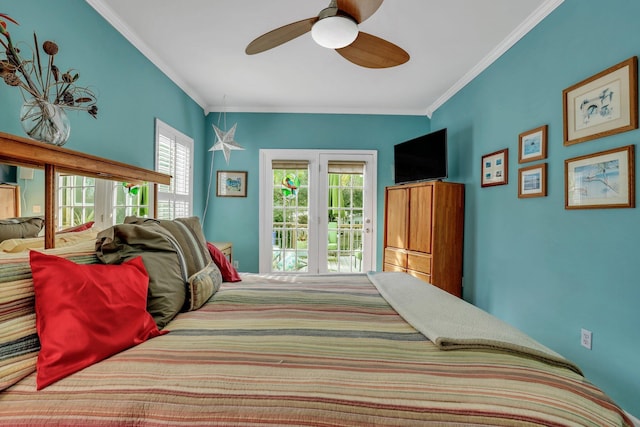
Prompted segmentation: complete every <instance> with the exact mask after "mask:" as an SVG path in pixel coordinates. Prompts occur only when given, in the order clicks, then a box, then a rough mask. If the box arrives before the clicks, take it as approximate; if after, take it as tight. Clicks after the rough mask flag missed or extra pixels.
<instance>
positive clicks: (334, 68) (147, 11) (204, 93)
mask: <svg viewBox="0 0 640 427" xmlns="http://www.w3.org/2000/svg"><path fill="white" fill-rule="evenodd" d="M562 1H563V0H387V1H386V2H384V3H383V4H382V6H381V7H380V9H378V11H377V12H376V13H375V14H374V15H373V16H372V17H370V18H369V19H368V20H366V21H365V22H363V23H362V24H361V25H360V30H361V31H364V32H367V33H370V34H373V35H375V36H378V37H381V38H384V39H386V40H388V41H390V42H392V43H395V44H397V45H398V46H400V47H402V48H403V49H404V50H406V51H407V52H408V53H409V55H410V56H411V59H410V60H409V62H407V63H406V64H403V65H400V66H398V67H394V68H387V69H367V68H362V67H360V66H357V65H355V64H352V63H350V62H348V61H347V60H345V59H344V58H342V57H341V56H340V55H338V54H337V53H336V52H334V51H333V50H329V49H325V48H323V47H320V46H318V45H316V44H315V43H314V42H313V40H312V38H311V34H305V35H303V36H301V37H299V38H297V39H295V40H292V41H290V42H288V43H285V44H283V45H281V46H279V47H276V48H274V49H271V50H269V51H266V52H263V53H260V54H257V55H252V56H249V55H246V54H245V53H244V50H245V47H246V46H247V44H249V42H251V41H252V40H253V39H254V38H256V37H258V36H260V35H262V34H264V33H266V32H268V31H270V30H273V29H275V28H278V27H281V26H283V25H286V24H289V23H291V22H294V21H299V20H301V19H305V18H311V17H314V16H316V15H317V14H318V13H319V12H320V10H322V9H323V8H325V7H327V6H328V4H329V0H306V1H300V0H87V2H88V3H89V4H90V5H91V6H92V7H94V8H95V9H96V10H97V11H98V12H99V13H100V14H101V15H102V16H103V17H104V18H105V19H106V20H107V21H108V22H110V23H111V25H113V26H114V27H115V28H116V29H117V30H118V31H119V32H120V33H122V34H123V35H124V36H125V37H126V38H127V39H128V40H129V41H130V42H131V43H132V44H133V45H135V46H136V47H137V48H138V49H139V50H140V51H141V52H142V53H143V54H144V55H146V56H147V57H148V58H149V59H150V60H151V61H152V62H154V63H155V64H156V65H157V66H158V67H159V68H160V69H161V70H162V71H163V72H164V73H165V74H167V75H168V76H169V77H170V78H171V79H172V80H173V81H174V82H175V83H176V84H177V85H178V86H180V87H181V88H182V89H183V90H184V91H185V92H186V93H187V94H189V96H191V97H192V98H193V99H194V100H195V101H196V102H197V103H198V104H199V105H200V106H201V107H202V108H203V109H204V110H205V113H208V112H210V111H228V112H231V111H237V112H294V113H298V112H300V113H302V112H305V113H345V114H351V113H353V114H407V115H428V116H431V113H433V111H435V110H436V109H437V108H438V107H439V106H440V105H442V103H444V102H445V101H446V100H447V99H448V98H449V97H450V96H452V95H453V94H454V93H455V92H457V91H458V90H459V89H461V88H462V87H463V86H464V85H465V84H466V83H468V82H469V81H470V80H472V79H473V78H474V77H475V76H476V75H478V74H479V73H480V72H481V71H482V70H484V69H485V68H486V67H487V66H488V65H490V64H491V63H492V62H493V61H494V60H495V59H497V58H498V57H499V56H500V55H501V54H502V53H504V52H505V51H506V50H507V49H508V48H509V47H511V46H512V45H513V44H514V43H516V42H517V41H518V40H519V39H520V38H521V37H522V36H524V35H525V34H526V33H527V32H528V31H529V30H531V29H532V28H533V27H534V26H535V25H536V24H538V22H540V21H541V20H542V19H544V17H546V16H547V15H548V14H549V13H550V12H551V11H553V10H554V9H555V8H556V7H557V6H558V5H559V4H560V3H562Z"/></svg>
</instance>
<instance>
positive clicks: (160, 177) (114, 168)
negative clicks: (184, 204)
mask: <svg viewBox="0 0 640 427" xmlns="http://www.w3.org/2000/svg"><path fill="white" fill-rule="evenodd" d="M0 164H5V165H12V166H24V167H27V168H33V169H38V170H43V171H44V201H43V203H44V206H43V209H42V215H44V217H45V248H52V247H54V246H55V223H54V220H55V197H56V189H57V182H56V174H57V173H61V174H67V175H79V176H86V177H93V178H101V179H108V180H114V181H124V182H129V183H142V182H150V183H153V184H154V193H156V192H157V184H166V185H168V184H170V181H171V177H170V176H169V175H166V174H163V173H160V172H156V171H152V170H148V169H144V168H141V167H138V166H132V165H127V164H125V163H120V162H116V161H112V160H108V159H104V158H101V157H97V156H93V155H90V154H85V153H81V152H78V151H73V150H69V149H65V148H62V147H58V146H55V145H49V144H45V143H42V142H38V141H34V140H31V139H27V138H23V137H19V136H15V135H10V134H7V133H2V132H0ZM153 199H154V200H156V199H157V198H156V197H154V198H153Z"/></svg>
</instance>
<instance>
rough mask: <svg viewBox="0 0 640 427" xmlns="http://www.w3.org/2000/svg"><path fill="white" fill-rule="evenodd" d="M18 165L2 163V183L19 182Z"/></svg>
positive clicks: (0, 166) (0, 176) (0, 167)
mask: <svg viewBox="0 0 640 427" xmlns="http://www.w3.org/2000/svg"><path fill="white" fill-rule="evenodd" d="M17 183H18V167H17V166H11V165H0V184H17Z"/></svg>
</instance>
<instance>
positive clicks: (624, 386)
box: [432, 0, 640, 415]
mask: <svg viewBox="0 0 640 427" xmlns="http://www.w3.org/2000/svg"><path fill="white" fill-rule="evenodd" d="M638 16H640V2H637V1H631V0H611V1H607V2H602V1H597V0H565V1H564V3H562V4H561V5H560V6H559V7H558V8H557V9H556V10H555V11H554V12H553V13H551V14H550V15H549V16H548V17H547V18H546V19H545V20H543V21H542V22H541V23H540V24H539V25H538V26H537V27H536V28H534V29H533V30H532V31H531V32H530V33H529V34H527V35H526V36H525V37H524V38H523V39H522V40H520V42H518V43H517V44H516V45H515V46H514V47H512V48H511V49H510V50H509V51H508V52H506V53H505V54H504V55H503V56H502V57H501V58H500V59H499V60H498V61H496V62H495V63H494V64H493V65H491V66H490V67H489V68H488V69H487V70H486V71H485V72H483V73H482V74H481V75H480V76H478V77H477V78H476V79H475V80H474V81H472V82H471V83H470V84H468V85H467V86H466V87H465V88H464V89H463V90H462V91H460V92H459V93H458V94H457V95H456V96H454V97H453V98H452V99H451V100H449V101H448V102H447V103H445V104H444V105H443V106H442V107H441V108H440V109H438V110H437V111H436V112H435V114H434V115H433V117H432V120H433V122H432V126H433V127H434V128H438V127H448V128H449V132H450V134H451V135H454V138H458V139H460V140H461V143H464V144H466V147H467V148H468V151H466V157H465V159H464V160H463V163H464V166H463V167H462V168H461V171H462V174H461V175H460V180H461V181H463V182H465V183H466V184H467V186H466V190H467V191H466V196H467V198H466V228H465V252H464V259H465V262H464V298H465V299H467V300H468V301H470V302H472V303H474V304H476V305H478V306H480V307H481V308H483V309H485V310H487V311H489V312H491V313H492V314H494V315H496V316H498V317H500V318H502V319H503V320H506V321H507V322H508V323H510V324H512V325H515V326H516V327H519V328H520V329H522V330H524V331H525V332H527V333H528V334H530V335H531V336H533V337H534V338H536V339H537V340H539V341H540V342H542V343H543V344H545V345H547V346H549V347H551V348H553V349H554V350H556V351H558V352H560V353H561V354H563V355H564V356H566V357H568V358H569V359H571V360H574V361H576V362H577V363H578V364H579V365H580V366H581V367H582V368H583V370H584V371H585V373H586V376H587V378H589V379H590V380H591V381H593V382H594V383H595V384H596V385H598V386H600V387H601V388H603V389H604V390H605V391H606V392H607V393H608V394H610V395H611V396H612V397H613V398H614V399H615V400H616V401H617V402H618V403H619V404H621V405H622V406H623V407H624V408H625V409H626V410H627V411H629V412H631V413H633V414H636V415H637V414H640V358H638V354H640V333H639V332H638V328H637V325H638V324H640V314H639V313H640V310H638V308H637V306H638V302H639V301H640V286H638V277H640V264H639V263H638V262H637V256H636V254H637V248H636V242H637V241H638V240H640V227H639V226H638V224H639V223H638V218H639V217H638V215H639V214H638V210H637V208H636V209H595V210H579V211H569V210H565V209H564V161H565V160H566V159H569V158H573V157H577V156H580V155H584V154H590V153H595V152H599V151H603V150H607V149H611V148H615V147H620V146H625V145H629V144H633V145H637V143H638V140H639V137H640V130H634V131H630V132H625V133H621V134H618V135H614V136H608V137H605V138H600V139H596V140H593V141H588V142H584V143H580V144H575V145H571V146H564V145H563V118H562V117H563V111H562V91H563V90H564V89H566V88H568V87H570V86H572V85H573V84H575V83H577V82H579V81H582V80H584V79H586V78H588V77H590V76H592V75H594V74H596V73H598V72H600V71H603V70H605V69H607V68H609V67H610V66H612V65H614V64H617V63H619V62H622V61H623V60H625V59H627V58H630V57H632V56H637V55H638V54H640V48H639V45H638V43H635V41H636V40H639V39H640V26H638V22H637V17H638ZM543 124H548V126H549V128H548V129H549V135H548V157H547V159H545V160H541V161H539V162H535V163H533V162H532V163H526V164H522V165H519V164H518V135H519V134H520V133H521V132H525V131H527V130H529V129H533V128H536V127H538V126H541V125H543ZM462 141H464V142H462ZM503 148H509V183H508V185H504V186H499V187H488V188H481V187H480V158H481V156H482V155H484V154H488V153H491V152H494V151H496V150H500V149H503ZM636 151H637V147H636ZM538 163H539V164H542V163H547V164H548V196H547V197H543V198H533V199H518V197H517V193H518V183H517V180H518V169H519V168H520V167H522V166H528V165H531V164H538ZM637 176H638V174H636V182H635V186H636V188H638V182H637V181H638V178H637ZM581 328H586V329H589V330H591V331H592V332H593V349H592V350H591V351H589V350H587V349H585V348H583V347H581V346H580V330H581Z"/></svg>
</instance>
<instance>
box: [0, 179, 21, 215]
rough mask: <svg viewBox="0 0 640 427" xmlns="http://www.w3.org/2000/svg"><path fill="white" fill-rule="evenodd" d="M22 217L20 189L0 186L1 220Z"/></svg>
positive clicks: (11, 186)
mask: <svg viewBox="0 0 640 427" xmlns="http://www.w3.org/2000/svg"><path fill="white" fill-rule="evenodd" d="M18 216H20V187H18V186H17V185H9V184H0V219H5V218H15V217H18Z"/></svg>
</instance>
